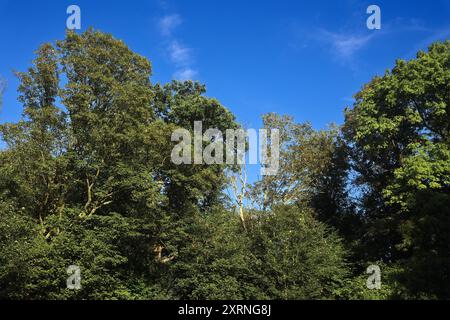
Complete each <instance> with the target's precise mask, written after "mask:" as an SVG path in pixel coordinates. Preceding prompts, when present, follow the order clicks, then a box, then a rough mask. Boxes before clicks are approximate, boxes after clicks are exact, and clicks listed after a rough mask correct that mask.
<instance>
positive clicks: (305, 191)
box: [0, 29, 450, 300]
mask: <svg viewBox="0 0 450 320" xmlns="http://www.w3.org/2000/svg"><path fill="white" fill-rule="evenodd" d="M392 63H393V65H394V61H393V62H392ZM151 75H152V65H151V62H150V61H149V60H148V59H147V58H146V57H143V56H141V55H139V54H137V53H135V52H133V51H132V50H131V49H130V48H129V47H128V46H127V45H126V44H125V43H124V42H123V41H120V40H118V39H116V38H114V37H113V36H112V35H110V34H106V33H102V32H100V31H97V30H93V29H89V30H87V31H85V32H83V33H75V32H73V31H68V32H67V34H66V37H65V39H63V40H60V41H57V42H55V43H46V44H43V45H42V46H40V48H38V50H37V51H36V54H35V60H34V61H33V64H32V65H31V66H30V67H29V69H28V70H25V71H22V72H17V77H18V78H19V79H20V86H19V88H18V92H19V101H20V103H21V105H22V106H23V112H22V117H21V120H20V121H18V122H16V123H3V124H1V125H0V134H1V140H2V143H3V144H2V148H1V150H0V299H14V300H16V299H18V300H47V299H50V300H54V299H57V300H59V299H63V300H66V299H69V300H81V299H89V300H128V299H130V300H153V299H156V300H160V299H164V300H166V299H167V300H172V299H188V300H197V299H205V300H223V299H232V300H241V299H242V300H250V299H251V300H254V299H256V300H305V299H307V300H310V299H314V300H315V299H320V300H322V299H327V300H328V299H333V300H353V299H358V300H359V299H364V300H366V299H367V300H369V299H370V300H372V299H376V300H385V299H414V300H415V299H450V41H445V42H435V43H432V44H430V46H429V48H428V50H427V51H420V52H418V53H417V56H416V58H415V59H412V60H409V61H405V60H401V59H399V60H397V61H395V66H394V67H393V68H392V69H391V70H387V71H386V72H385V74H384V75H382V76H374V77H373V79H372V80H371V81H370V82H369V83H366V84H361V89H360V91H359V92H357V93H355V102H354V104H353V105H352V106H351V107H347V108H346V109H345V110H343V112H344V114H345V121H344V122H343V124H341V125H336V124H330V126H329V127H328V128H326V129H321V130H317V129H315V128H314V127H313V124H311V123H298V122H296V121H295V119H293V118H292V117H291V116H289V115H284V114H277V113H269V114H264V115H263V116H262V123H263V126H264V128H266V129H278V130H279V133H280V141H279V142H280V145H279V170H278V172H277V174H276V175H266V176H263V177H261V179H259V180H258V181H256V182H252V183H247V179H246V177H247V173H246V167H245V166H243V165H238V164H235V165H230V164H225V163H222V164H174V163H173V162H172V161H171V152H172V149H173V146H174V145H175V144H176V142H174V141H172V139H171V135H172V132H174V130H176V129H179V128H183V129H186V130H189V131H190V132H191V131H192V130H193V124H194V122H195V121H202V122H203V126H204V128H217V129H219V130H221V131H222V132H226V130H227V129H237V128H241V127H242V124H240V123H239V122H238V121H237V120H236V117H235V115H233V113H232V112H231V111H230V110H229V109H227V108H226V107H225V106H223V105H222V104H221V103H220V102H219V101H218V100H217V99H215V98H211V97H208V96H207V93H206V85H204V84H202V83H199V82H195V81H173V82H171V83H167V84H160V83H153V82H152V81H151ZM204 143H205V145H207V144H208V143H210V142H208V141H204ZM371 265H372V266H373V265H375V266H378V267H379V270H380V272H381V286H380V287H378V288H375V289H374V288H369V287H368V286H367V279H368V277H370V274H368V273H367V272H366V271H367V268H368V267H369V266H371ZM70 266H72V269H73V266H76V268H78V270H79V275H80V277H81V280H80V283H79V286H78V287H77V288H75V289H74V288H68V285H67V283H68V280H67V279H68V278H69V277H71V273H70V272H69V271H70V270H68V268H69V267H70Z"/></svg>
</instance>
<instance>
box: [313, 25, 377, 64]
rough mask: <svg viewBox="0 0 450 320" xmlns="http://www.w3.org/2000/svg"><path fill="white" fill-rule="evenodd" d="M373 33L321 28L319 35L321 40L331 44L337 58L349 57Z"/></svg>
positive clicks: (370, 38)
mask: <svg viewBox="0 0 450 320" xmlns="http://www.w3.org/2000/svg"><path fill="white" fill-rule="evenodd" d="M374 35H375V33H371V34H369V35H351V34H350V35H349V34H343V33H333V32H329V31H326V30H321V32H320V33H319V37H321V39H320V40H321V41H323V42H325V43H326V44H328V45H330V46H331V49H332V50H333V52H335V53H336V54H337V55H338V57H339V58H343V59H351V58H353V56H354V55H355V54H356V53H357V52H358V51H359V50H361V49H363V48H364V47H365V46H366V45H368V44H369V42H370V40H372V39H373V37H374Z"/></svg>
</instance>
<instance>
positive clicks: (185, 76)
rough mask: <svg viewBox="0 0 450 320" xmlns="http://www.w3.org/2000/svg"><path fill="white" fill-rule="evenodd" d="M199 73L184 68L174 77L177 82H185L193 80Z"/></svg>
mask: <svg viewBox="0 0 450 320" xmlns="http://www.w3.org/2000/svg"><path fill="white" fill-rule="evenodd" d="M197 73H198V72H197V71H196V70H194V69H191V68H184V69H179V70H177V71H176V72H175V73H174V75H173V77H174V78H175V79H176V80H180V81H184V80H193V79H194V78H195V77H196V76H197Z"/></svg>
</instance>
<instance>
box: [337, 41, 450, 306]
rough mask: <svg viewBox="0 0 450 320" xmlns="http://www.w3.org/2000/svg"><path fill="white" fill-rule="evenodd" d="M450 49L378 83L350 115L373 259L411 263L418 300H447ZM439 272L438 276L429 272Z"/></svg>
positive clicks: (403, 65)
mask: <svg viewBox="0 0 450 320" xmlns="http://www.w3.org/2000/svg"><path fill="white" fill-rule="evenodd" d="M449 49H450V42H449V41H447V42H444V43H435V44H433V45H431V46H430V47H429V50H428V52H419V53H418V55H417V58H416V59H413V60H411V61H408V62H407V61H403V60H398V61H397V63H396V66H395V67H394V68H393V69H392V71H388V72H386V74H385V75H384V76H382V77H376V78H374V79H373V80H372V81H371V82H370V83H368V84H367V85H366V86H364V88H363V89H362V90H361V91H360V92H359V93H358V94H357V95H356V103H355V105H354V108H353V109H352V110H347V112H346V123H345V127H344V133H345V135H346V139H347V142H348V145H349V147H350V149H351V158H352V167H353V169H354V170H355V172H356V173H357V178H356V181H355V182H356V184H357V185H359V186H360V187H361V190H362V197H361V200H362V214H363V215H364V218H365V220H366V224H365V231H364V237H363V243H364V249H363V250H364V251H365V252H366V253H367V257H371V258H372V259H382V260H383V261H385V262H395V261H404V264H405V265H406V266H407V267H406V268H407V269H408V270H410V272H409V280H408V281H405V283H406V285H407V287H408V288H409V289H410V290H411V292H412V293H411V294H412V295H413V296H414V295H416V296H422V295H423V294H425V295H428V297H438V298H448V297H449V292H450V291H449V289H450V281H449V279H448V271H449V270H448V266H449V265H450V264H449V257H450V256H449V252H450V250H449V247H448V243H449V241H448V230H449V215H448V212H449V210H448V208H449V203H450V202H449V201H450V192H449V181H450V180H449V179H450V174H449V173H450V161H449V155H450V154H449V142H450V140H449V137H450V136H449V133H450V131H449V128H450V122H449V111H450V110H449V108H450V50H449ZM431 266H433V269H430V268H431Z"/></svg>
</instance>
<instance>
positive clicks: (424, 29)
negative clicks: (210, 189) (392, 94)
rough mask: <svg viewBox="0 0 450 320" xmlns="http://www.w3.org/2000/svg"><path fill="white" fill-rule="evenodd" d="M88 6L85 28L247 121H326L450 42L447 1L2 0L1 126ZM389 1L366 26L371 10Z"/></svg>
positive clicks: (156, 74) (156, 75)
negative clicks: (372, 26) (41, 52)
mask: <svg viewBox="0 0 450 320" xmlns="http://www.w3.org/2000/svg"><path fill="white" fill-rule="evenodd" d="M71 4H76V5H78V6H79V7H80V8H81V18H82V30H85V29H86V28H88V27H89V26H92V27H94V28H95V29H99V30H101V31H105V32H109V33H112V34H113V35H114V36H115V37H117V38H120V39H122V40H124V41H125V42H126V43H127V44H128V45H129V46H130V48H131V49H132V50H134V51H136V52H138V53H140V54H142V55H144V56H146V57H148V58H149V59H150V60H151V61H152V64H153V77H152V81H153V82H167V81H170V80H171V79H172V78H174V77H175V78H180V79H182V78H194V79H197V80H199V81H201V82H204V83H206V85H207V89H208V95H209V96H212V97H215V98H217V99H218V100H219V101H221V102H222V104H224V105H225V106H227V107H228V108H229V109H230V110H232V112H233V113H234V114H236V115H237V118H238V120H239V121H240V122H242V123H243V124H244V125H245V126H246V127H251V128H258V127H259V126H260V124H261V122H260V116H261V115H262V114H264V113H266V112H278V113H281V114H290V115H293V116H294V117H295V119H296V120H297V121H307V120H309V121H311V122H312V124H313V125H314V127H316V128H324V127H325V126H326V125H327V124H328V123H330V122H336V123H342V121H343V109H344V107H345V106H347V105H351V102H352V96H353V95H354V94H355V93H356V92H357V91H358V90H359V89H360V88H361V86H362V85H363V84H364V83H365V82H367V81H369V80H370V79H371V78H372V77H373V76H374V75H377V74H378V75H379V74H382V73H384V71H385V70H386V69H388V68H391V67H392V66H393V64H394V62H395V60H396V59H397V58H402V59H410V58H413V57H414V56H415V52H416V51H417V50H419V49H426V47H427V46H428V44H430V43H431V42H432V41H435V40H439V39H441V40H443V39H449V38H450V1H448V0H434V1H413V0H409V1H406V0H395V1H393V0H389V1H385V0H383V1H379V0H378V1H370V2H369V1H362V0H340V1H330V0H321V1H320V0H316V1H312V0H311V1H300V0H296V1H294V0H293V1H283V0H279V1H275V0H273V1H267V0H260V1H253V0H240V1H238V0H226V1H224V0H214V1H213V0H192V1H186V0H178V1H175V0H145V1H141V0H131V1H111V0H109V1H106V0H95V1H92V0H87V1H85V0H71V1H65V0H53V1H17V0H14V1H7V0H0V21H1V22H0V23H1V26H2V28H0V38H1V39H2V46H3V48H2V50H0V76H1V77H2V78H4V79H6V82H7V88H6V91H5V93H4V97H3V106H2V110H1V112H0V122H5V121H15V120H17V119H18V118H19V117H20V114H21V106H20V104H19V102H18V101H17V91H16V89H17V86H18V82H17V80H16V79H15V77H14V75H13V73H12V71H13V70H19V71H23V70H25V69H26V68H27V67H28V66H29V65H30V63H31V60H32V59H33V57H34V54H33V51H34V50H36V49H37V47H38V46H39V45H40V44H41V43H43V42H47V41H55V40H57V39H61V38H63V37H64V33H65V27H66V19H67V17H68V15H67V14H66V9H67V7H68V6H69V5H71ZM371 4H376V5H378V6H379V7H380V8H381V14H382V29H381V30H368V29H367V27H366V20H367V18H368V16H369V15H368V14H367V13H366V9H367V7H368V6H369V5H371Z"/></svg>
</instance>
